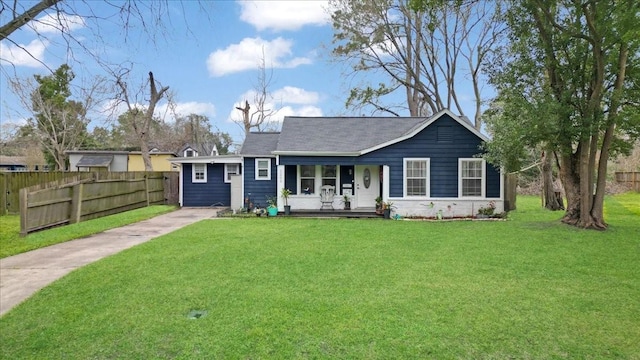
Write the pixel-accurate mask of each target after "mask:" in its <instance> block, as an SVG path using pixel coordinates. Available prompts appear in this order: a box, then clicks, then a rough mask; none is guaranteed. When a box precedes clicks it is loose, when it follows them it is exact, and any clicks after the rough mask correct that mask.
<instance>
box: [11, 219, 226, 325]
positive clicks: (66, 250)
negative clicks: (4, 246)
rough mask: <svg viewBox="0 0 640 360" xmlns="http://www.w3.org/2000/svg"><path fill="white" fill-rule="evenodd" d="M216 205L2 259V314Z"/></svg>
mask: <svg viewBox="0 0 640 360" xmlns="http://www.w3.org/2000/svg"><path fill="white" fill-rule="evenodd" d="M218 210H219V209H215V208H182V209H179V210H176V211H173V212H170V213H168V214H164V215H160V216H156V217H154V218H152V219H149V220H144V221H141V222H138V223H135V224H131V225H127V226H123V227H120V228H116V229H111V230H107V231H105V232H102V233H99V234H95V235H92V236H89V237H87V238H83V239H77V240H72V241H67V242H65V243H61V244H56V245H52V246H48V247H45V248H40V249H37V250H33V251H29V252H26V253H23V254H19V255H15V256H10V257H7V258H4V259H0V315H3V314H4V313H6V312H7V311H9V310H11V309H12V308H13V307H14V306H16V305H18V304H19V303H21V302H22V301H24V300H26V299H27V298H29V297H30V296H31V295H33V294H34V293H35V292H36V291H38V290H40V289H42V288H44V287H45V286H47V285H49V284H51V283H52V282H53V281H55V280H57V279H59V278H61V277H63V276H65V275H66V274H68V273H70V272H71V271H73V270H75V269H77V268H79V267H82V266H84V265H87V264H89V263H92V262H94V261H96V260H99V259H102V258H104V257H107V256H109V255H113V254H116V253H118V252H120V251H122V250H124V249H128V248H130V247H132V246H135V245H138V244H141V243H143V242H146V241H149V240H151V239H153V238H156V237H158V236H161V235H164V234H167V233H170V232H172V231H174V230H177V229H179V228H181V227H183V226H186V225H189V224H192V223H195V222H197V221H200V220H203V219H214V218H216V214H217V211H218Z"/></svg>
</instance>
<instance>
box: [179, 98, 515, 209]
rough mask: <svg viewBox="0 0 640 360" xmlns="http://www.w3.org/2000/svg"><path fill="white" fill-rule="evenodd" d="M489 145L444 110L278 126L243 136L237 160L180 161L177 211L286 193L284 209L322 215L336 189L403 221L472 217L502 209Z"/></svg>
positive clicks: (337, 203)
mask: <svg viewBox="0 0 640 360" xmlns="http://www.w3.org/2000/svg"><path fill="white" fill-rule="evenodd" d="M484 141H488V138H487V137H486V136H485V135H483V134H482V133H480V132H479V131H478V130H476V129H475V128H474V127H473V125H472V124H471V123H470V122H469V121H468V120H466V119H462V118H460V117H458V116H456V115H454V114H453V113H451V112H450V111H448V110H444V111H441V112H439V113H437V114H435V115H433V116H431V117H296V116H288V117H285V118H284V121H283V124H282V130H281V131H280V132H256V133H250V134H248V135H247V137H246V139H245V141H244V144H243V146H242V149H241V150H240V152H239V154H237V155H224V156H199V157H181V158H175V159H171V160H170V161H171V162H172V163H176V164H180V204H181V205H182V206H220V205H221V206H231V207H232V208H234V209H235V208H241V207H252V206H258V205H260V206H265V205H266V199H267V197H277V198H278V208H279V209H280V211H282V210H283V205H284V204H283V199H282V198H281V197H280V196H279V195H280V192H281V190H282V189H283V188H287V189H289V190H291V192H292V194H291V196H290V197H289V200H288V202H289V205H290V206H291V209H292V211H295V210H296V209H320V208H321V206H322V203H321V201H320V190H321V188H322V187H323V186H324V185H330V186H332V187H333V189H335V197H334V200H333V202H334V203H333V206H334V208H341V207H342V205H341V202H342V200H343V196H344V195H347V196H348V197H349V198H350V201H351V208H352V209H357V210H369V209H370V210H371V211H373V210H374V208H375V205H376V202H375V201H376V198H378V197H381V198H382V199H383V200H384V201H385V202H392V203H393V208H394V211H395V212H396V213H398V214H401V215H406V216H436V214H437V213H438V212H441V213H442V215H443V216H447V217H448V216H455V217H458V216H470V215H474V214H476V213H477V210H478V209H479V208H480V207H487V206H489V204H490V203H491V204H492V205H493V206H495V211H496V212H502V211H503V209H504V195H503V194H504V176H503V174H502V172H501V170H500V169H497V168H495V167H493V166H492V165H490V164H488V163H487V162H486V161H485V160H484V159H483V158H481V157H479V155H480V154H481V153H482V150H481V144H482V143H483V142H484Z"/></svg>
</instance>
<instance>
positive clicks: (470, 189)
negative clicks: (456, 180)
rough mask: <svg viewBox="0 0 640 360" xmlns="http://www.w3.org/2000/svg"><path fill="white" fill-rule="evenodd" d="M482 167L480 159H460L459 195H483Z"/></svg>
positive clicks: (483, 164) (483, 166) (483, 165)
mask: <svg viewBox="0 0 640 360" xmlns="http://www.w3.org/2000/svg"><path fill="white" fill-rule="evenodd" d="M484 168H485V163H484V160H482V159H460V160H459V170H458V171H459V173H460V192H459V193H460V196H461V197H466V196H475V197H484V181H485V179H484Z"/></svg>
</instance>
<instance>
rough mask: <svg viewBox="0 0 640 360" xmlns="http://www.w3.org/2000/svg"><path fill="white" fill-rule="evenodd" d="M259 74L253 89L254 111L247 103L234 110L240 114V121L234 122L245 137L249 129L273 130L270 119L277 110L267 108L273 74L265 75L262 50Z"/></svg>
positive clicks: (271, 98)
mask: <svg viewBox="0 0 640 360" xmlns="http://www.w3.org/2000/svg"><path fill="white" fill-rule="evenodd" d="M259 70H260V74H259V75H258V82H257V84H256V85H255V87H254V98H253V103H254V105H255V110H254V111H253V112H251V105H249V101H248V100H245V101H244V106H236V109H237V110H239V111H240V112H241V113H242V119H241V120H238V121H235V122H236V124H238V125H240V126H241V127H242V128H243V129H244V133H245V135H246V134H248V133H249V132H250V131H251V129H255V130H257V131H264V130H266V129H269V128H274V127H275V125H274V124H273V122H272V121H271V120H272V117H273V116H274V115H276V114H277V113H278V110H279V109H273V108H269V107H270V106H271V105H274V104H273V101H274V99H273V96H272V95H271V93H270V92H269V87H270V86H271V81H272V78H273V73H272V72H270V73H269V74H267V70H266V64H265V60H264V49H263V51H262V57H261V58H260V67H259Z"/></svg>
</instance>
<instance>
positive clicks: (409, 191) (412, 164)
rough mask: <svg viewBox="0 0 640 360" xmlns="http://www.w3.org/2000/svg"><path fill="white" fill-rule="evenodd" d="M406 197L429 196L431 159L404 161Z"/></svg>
mask: <svg viewBox="0 0 640 360" xmlns="http://www.w3.org/2000/svg"><path fill="white" fill-rule="evenodd" d="M404 193H405V196H429V159H404Z"/></svg>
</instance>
